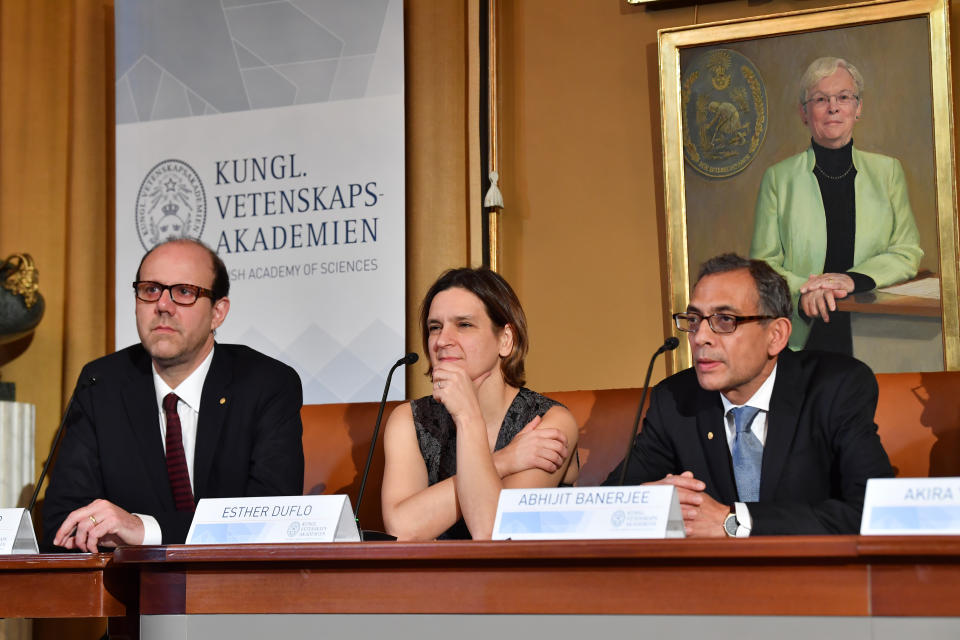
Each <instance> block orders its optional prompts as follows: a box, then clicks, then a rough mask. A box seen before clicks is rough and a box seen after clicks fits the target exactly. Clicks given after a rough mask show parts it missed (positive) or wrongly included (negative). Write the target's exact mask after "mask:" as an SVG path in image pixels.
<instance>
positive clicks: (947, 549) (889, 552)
mask: <svg viewBox="0 0 960 640" xmlns="http://www.w3.org/2000/svg"><path fill="white" fill-rule="evenodd" d="M857 555H859V556H861V557H863V558H869V559H873V558H878V557H897V558H931V559H932V558H937V557H950V556H954V557H956V558H957V560H958V561H960V535H956V536H860V537H858V538H857Z"/></svg>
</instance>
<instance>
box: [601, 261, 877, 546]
mask: <svg viewBox="0 0 960 640" xmlns="http://www.w3.org/2000/svg"><path fill="white" fill-rule="evenodd" d="M792 311H793V310H792V304H791V299H790V291H789V289H788V287H787V283H786V281H785V280H784V279H783V278H782V277H781V276H780V275H779V274H777V273H776V272H775V271H774V270H773V269H772V268H771V267H770V266H769V265H767V263H765V262H763V261H760V260H747V259H745V258H741V257H740V256H737V255H734V254H724V255H721V256H718V257H716V258H712V259H710V260H708V261H707V262H706V263H704V265H703V267H702V268H701V270H700V274H699V276H698V278H697V282H696V285H695V286H694V289H693V294H692V295H691V298H690V304H689V305H688V306H687V309H686V311H684V312H682V313H676V314H674V315H673V319H674V323H675V324H676V327H677V329H679V330H680V331H683V332H686V334H687V338H688V340H689V344H690V351H691V355H692V360H693V367H692V368H690V369H687V370H685V371H681V372H680V373H678V374H676V375H673V376H671V377H669V378H667V379H666V380H664V381H663V382H661V383H660V384H659V385H657V387H656V388H655V389H654V390H653V393H652V394H651V398H650V407H649V409H648V410H647V413H646V416H645V418H644V423H643V430H642V431H641V432H640V434H639V435H638V436H637V440H636V442H635V443H634V447H633V450H632V453H631V461H630V466H629V469H628V476H627V483H628V484H640V483H645V482H656V483H664V484H672V485H675V486H676V487H677V488H678V491H679V496H680V503H681V507H682V511H683V518H684V523H685V525H686V530H687V535H689V536H697V537H701V536H712V537H722V536H724V535H726V536H730V537H746V536H749V535H764V534H825V533H856V532H857V531H859V528H860V515H861V512H862V510H863V495H864V490H865V487H866V481H867V479H868V478H873V477H892V475H893V471H892V469H891V467H890V462H889V460H888V458H887V454H886V452H885V451H884V450H883V447H882V445H881V444H880V438H879V437H878V436H877V427H876V425H875V424H874V422H873V416H874V412H875V410H876V405H877V382H876V378H875V377H874V376H873V373H872V372H871V371H870V369H869V368H868V367H867V366H866V365H865V364H863V363H862V362H860V361H858V360H855V359H853V358H850V357H848V356H844V355H840V354H833V353H819V352H814V351H802V352H792V351H790V350H789V349H786V346H787V343H788V341H789V339H790V332H791V330H792V326H791V321H790V316H791V313H792ZM621 465H622V463H621ZM619 475H620V469H619V467H618V468H617V469H616V470H614V472H613V473H612V474H610V477H609V478H608V480H607V482H608V483H611V482H615V481H616V480H618V479H619Z"/></svg>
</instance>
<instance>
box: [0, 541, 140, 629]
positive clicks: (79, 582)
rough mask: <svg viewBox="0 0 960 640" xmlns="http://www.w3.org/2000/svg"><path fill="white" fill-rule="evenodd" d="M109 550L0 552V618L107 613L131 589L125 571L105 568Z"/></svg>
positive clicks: (118, 608) (120, 610)
mask: <svg viewBox="0 0 960 640" xmlns="http://www.w3.org/2000/svg"><path fill="white" fill-rule="evenodd" d="M110 560H111V555H110V554H101V553H97V554H67V553H65V554H47V555H22V556H0V584H2V590H3V591H2V593H3V596H2V597H0V618H109V617H113V616H123V615H126V613H127V608H126V605H125V600H126V598H128V597H130V596H131V594H133V595H135V594H136V586H137V585H136V579H135V578H136V577H135V576H133V575H131V574H130V572H129V571H124V570H117V571H113V570H108V569H107V567H108V565H109V563H110Z"/></svg>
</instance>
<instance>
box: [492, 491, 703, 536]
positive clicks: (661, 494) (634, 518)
mask: <svg viewBox="0 0 960 640" xmlns="http://www.w3.org/2000/svg"><path fill="white" fill-rule="evenodd" d="M684 535H685V534H684V528H683V517H682V515H681V513H680V503H679V501H678V500H677V494H676V488H675V487H672V486H668V485H643V486H634V487H564V488H562V489H504V490H503V491H501V492H500V502H499V504H498V505H497V519H496V522H495V523H494V525H493V539H494V540H511V539H512V540H587V539H601V538H683V537H684Z"/></svg>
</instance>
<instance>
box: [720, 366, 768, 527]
mask: <svg viewBox="0 0 960 640" xmlns="http://www.w3.org/2000/svg"><path fill="white" fill-rule="evenodd" d="M776 378H777V365H773V371H771V372H770V375H769V376H767V379H766V380H764V381H763V384H761V385H760V388H759V389H757V390H756V392H755V393H754V394H753V395H752V396H751V397H750V399H749V400H747V401H746V402H745V403H743V404H742V405H739V404H733V403H732V402H730V401H729V400H727V397H726V396H725V395H723V394H722V393H721V394H720V401H721V402H723V421H724V430H723V431H724V433H726V434H727V447H728V448H729V449H730V453H731V454H733V441H734V439H735V438H736V437H737V425H736V423H735V422H734V420H733V414H731V413H730V410H731V409H735V408H737V407H756V408H757V409H760V412H759V413H757V416H756V417H755V418H754V419H753V422H752V423H751V424H750V431H752V432H753V435H755V436H757V439H758V440H760V444H761V445H766V443H767V414H768V413H769V412H770V396H771V395H773V382H774V380H776ZM734 509H736V512H737V522H739V523H740V529H738V530H737V537H738V538H745V537H747V536H749V535H750V530H751V529H753V518H752V517H751V516H750V510H749V509H748V508H747V505H746V504H744V503H743V502H737V503H735V505H734Z"/></svg>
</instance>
